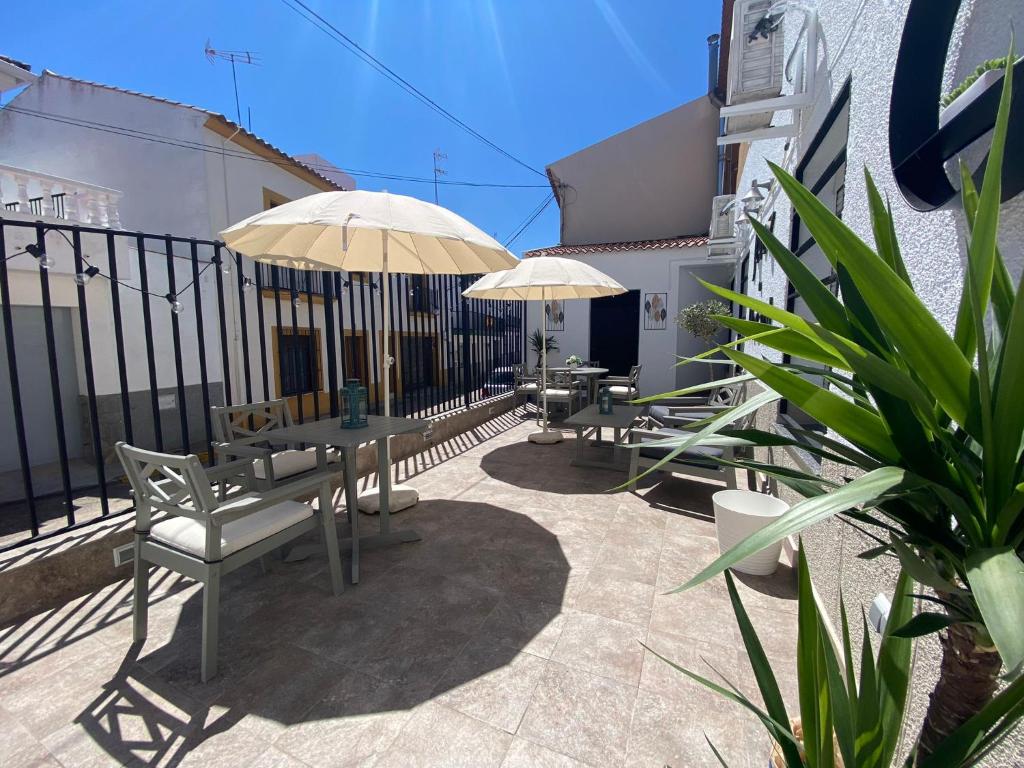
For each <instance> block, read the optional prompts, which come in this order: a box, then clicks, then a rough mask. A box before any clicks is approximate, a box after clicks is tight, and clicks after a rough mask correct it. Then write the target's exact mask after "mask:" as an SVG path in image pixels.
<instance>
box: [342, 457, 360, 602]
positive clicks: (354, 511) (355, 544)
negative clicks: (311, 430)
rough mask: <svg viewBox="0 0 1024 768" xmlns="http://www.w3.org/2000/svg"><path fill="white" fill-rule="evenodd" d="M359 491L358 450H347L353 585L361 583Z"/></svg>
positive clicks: (346, 483)
mask: <svg viewBox="0 0 1024 768" xmlns="http://www.w3.org/2000/svg"><path fill="white" fill-rule="evenodd" d="M358 498H359V490H358V488H357V485H356V449H355V446H351V447H348V448H346V449H345V505H346V506H347V507H348V512H349V521H350V522H351V524H352V583H353V584H358V583H359V502H358Z"/></svg>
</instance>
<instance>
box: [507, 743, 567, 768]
mask: <svg viewBox="0 0 1024 768" xmlns="http://www.w3.org/2000/svg"><path fill="white" fill-rule="evenodd" d="M501 768H585V764H584V763H581V762H580V761H579V760H574V759H573V758H571V757H569V756H568V755H563V754H562V753H561V752H555V751H554V750H552V749H548V748H547V747H542V746H540V744H534V743H533V742H532V741H527V740H526V739H523V738H520V737H518V736H517V737H516V738H514V739H512V746H511V747H509V748H508V754H506V755H505V762H503V763H502V764H501Z"/></svg>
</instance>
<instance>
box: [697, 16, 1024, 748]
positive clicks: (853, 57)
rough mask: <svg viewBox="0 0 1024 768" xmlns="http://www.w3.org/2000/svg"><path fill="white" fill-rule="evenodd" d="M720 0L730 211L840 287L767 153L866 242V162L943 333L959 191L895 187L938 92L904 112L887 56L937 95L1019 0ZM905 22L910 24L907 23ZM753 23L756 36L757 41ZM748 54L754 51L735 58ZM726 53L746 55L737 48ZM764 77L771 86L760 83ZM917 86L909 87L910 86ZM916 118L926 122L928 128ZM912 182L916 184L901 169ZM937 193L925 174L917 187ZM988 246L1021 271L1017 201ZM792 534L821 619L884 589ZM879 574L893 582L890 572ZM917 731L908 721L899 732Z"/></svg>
mask: <svg viewBox="0 0 1024 768" xmlns="http://www.w3.org/2000/svg"><path fill="white" fill-rule="evenodd" d="M724 6H725V7H724V13H723V27H722V32H721V35H722V40H721V57H720V60H719V63H720V67H721V72H720V76H719V77H718V78H716V82H717V83H718V84H719V87H718V88H716V89H715V90H716V91H717V92H716V93H713V95H714V96H715V97H716V98H717V99H718V100H719V101H720V103H722V105H723V109H722V115H723V117H724V118H725V119H724V120H723V136H722V137H721V138H720V139H719V143H720V145H721V146H722V147H723V150H724V151H728V152H729V153H730V156H731V157H732V158H733V159H734V160H735V165H734V166H733V175H732V178H726V180H725V186H724V188H722V189H720V190H719V193H720V194H721V193H726V192H733V191H735V194H736V199H737V200H738V201H740V200H743V199H744V197H745V198H746V202H745V203H742V204H738V205H736V206H734V208H733V210H734V214H735V212H738V211H740V210H743V211H744V212H745V213H747V214H749V215H750V216H755V217H757V218H758V219H759V220H760V221H761V222H763V223H765V224H766V225H768V226H769V227H771V228H772V229H773V230H774V233H775V234H776V235H777V236H778V237H779V239H780V240H781V241H782V242H783V243H784V244H786V245H788V246H789V247H790V249H791V250H792V251H793V252H794V253H795V254H797V255H798V256H799V257H800V258H801V259H802V260H803V261H804V263H805V264H807V265H808V266H809V267H810V268H811V269H812V270H813V271H814V272H815V273H816V274H817V275H818V276H819V277H820V278H821V279H822V280H823V282H825V283H826V284H827V285H829V286H830V287H831V288H832V290H833V291H836V292H837V291H838V288H837V287H836V286H835V284H834V276H833V275H832V274H831V270H830V267H829V264H828V262H827V260H826V259H825V258H824V256H823V255H822V254H821V252H820V250H819V249H818V248H817V246H816V245H815V243H814V242H813V239H812V238H811V237H810V236H809V234H808V233H807V232H806V229H805V228H804V227H802V226H801V222H800V220H799V218H798V217H796V216H795V215H794V213H793V211H792V208H791V206H790V205H789V202H788V201H787V200H786V198H785V196H784V195H781V194H780V192H779V187H778V184H777V183H773V182H772V179H773V176H772V171H771V169H770V168H769V166H768V163H769V162H772V163H775V164H778V165H781V166H782V167H783V168H785V169H786V170H788V171H789V172H790V173H792V174H794V175H795V176H796V177H797V178H798V179H799V180H800V181H801V182H802V183H803V184H804V185H805V186H807V187H808V188H809V189H811V190H812V191H813V192H814V193H815V194H816V195H817V197H818V198H819V199H820V200H821V201H822V202H823V203H825V205H826V206H828V207H829V208H831V209H832V210H833V211H834V212H836V213H837V214H838V215H839V216H840V217H841V218H842V219H843V221H844V222H845V223H846V224H847V225H848V226H850V227H851V228H852V229H853V230H854V231H855V232H856V233H858V235H860V237H861V238H863V239H864V241H865V242H867V243H873V242H874V239H873V235H872V230H871V222H870V212H869V209H868V202H867V195H866V181H865V176H864V173H865V170H866V171H868V172H870V173H871V175H872V177H873V179H874V181H875V183H876V185H877V186H878V188H879V190H880V191H881V193H882V194H883V195H884V196H885V197H886V198H887V199H888V201H889V203H890V204H891V206H892V212H893V217H894V220H895V229H896V232H897V235H898V237H899V242H900V248H901V252H902V256H903V259H904V261H905V262H906V265H907V269H908V271H909V273H910V277H911V279H912V281H913V284H914V287H915V291H916V292H917V294H918V295H919V296H920V297H921V299H922V300H923V301H924V302H925V303H926V304H927V305H928V307H929V308H930V309H931V311H932V312H933V313H934V314H935V315H936V317H938V318H939V320H940V321H941V322H942V323H943V324H944V325H945V327H946V328H947V329H950V330H951V329H952V328H953V326H954V323H955V315H956V310H957V306H958V303H959V300H960V286H961V284H962V282H961V276H962V271H963V265H964V263H965V259H966V239H967V232H966V227H965V223H964V217H963V212H962V210H961V208H960V204H959V198H958V197H956V196H953V197H951V198H950V199H949V200H948V201H946V202H945V203H944V204H943V205H940V206H939V207H937V208H934V209H930V210H920V208H931V207H932V206H930V205H925V204H923V203H922V201H920V200H915V199H914V195H913V194H907V186H908V180H907V179H906V178H903V177H901V176H900V175H899V173H897V172H894V170H893V169H894V166H899V164H900V163H899V160H900V158H894V152H893V151H890V144H891V142H892V144H893V146H894V147H895V146H897V145H898V144H899V143H900V142H901V141H902V140H904V139H905V137H906V136H907V135H908V132H910V131H912V130H913V129H914V128H915V126H912V125H910V123H911V122H916V121H922V120H923V121H927V120H931V121H932V123H931V125H932V126H938V125H941V123H940V122H939V119H940V118H939V115H940V105H939V103H938V99H935V100H934V101H935V103H933V104H931V105H930V106H927V105H925V107H924V108H920V107H915V108H914V110H915V111H916V114H911V115H909V116H908V114H907V111H908V104H906V103H904V102H903V100H904V99H908V100H909V99H911V98H919V96H920V94H918V93H908V91H907V89H906V88H903V90H901V89H900V88H901V87H900V86H899V85H897V86H896V87H895V88H894V81H896V82H898V81H899V78H897V76H896V70H897V62H898V60H899V58H900V52H901V49H905V48H906V47H908V46H911V45H912V46H913V48H912V49H911V53H912V55H910V53H908V52H907V51H906V50H905V51H904V61H906V60H907V58H908V57H909V58H912V59H915V60H916V61H914V62H913V63H914V64H915V66H920V67H927V66H931V67H936V66H937V67H938V69H937V70H934V69H933V70H932V71H930V72H929V71H928V70H927V69H925V70H924V71H922V72H921V73H920V74H921V77H920V80H919V81H918V82H917V83H916V88H917V89H923V88H925V87H926V86H925V85H924V84H923V83H924V80H925V79H926V76H929V75H930V76H932V77H936V78H937V77H940V76H941V81H942V87H941V93H942V94H947V93H949V92H950V91H952V90H953V89H954V88H955V87H956V86H957V85H958V84H959V83H961V82H962V81H963V80H964V78H965V77H966V76H967V75H968V74H969V73H970V72H972V71H973V70H974V69H975V67H977V66H978V65H979V64H981V63H982V62H984V61H986V60H988V59H993V58H998V57H1002V56H1005V55H1006V53H1007V51H1008V50H1009V45H1010V33H1011V25H1012V23H1013V22H1017V23H1018V24H1019V23H1020V22H1021V21H1024V2H1021V1H1020V0H964V1H963V2H956V0H953V2H947V1H946V0H942V1H941V2H924V3H922V2H920V0H915V1H914V2H911V1H910V0H890V1H889V2H871V1H870V0H867V1H862V2H849V1H848V0H820V2H817V3H812V4H803V3H785V2H783V3H771V2H758V1H757V0H735V2H733V0H726V2H725V4H724ZM944 13H950V14H955V23H954V24H953V25H952V35H951V38H950V39H949V40H946V39H943V38H942V37H941V35H939V36H936V35H935V34H933V33H931V32H926V33H925V34H923V35H922V34H920V31H921V30H922V29H925V30H929V29H931V27H932V26H933V24H932V23H933V22H934V21H935V17H936V15H940V14H944ZM908 19H913V20H914V21H912V22H910V23H908ZM758 24H761V29H762V30H764V29H767V30H769V31H768V32H765V33H764V34H762V35H761V36H759V37H757V38H756V39H755V38H754V34H755V32H754V30H755V28H757V25H758ZM938 26H940V27H941V25H938ZM912 32H914V34H911V33H912ZM929 34H931V37H929ZM911 40H912V41H913V42H911ZM929 46H932V47H933V50H929V48H928V47H929ZM758 47H759V48H758ZM754 48H758V50H756V51H754V54H753V55H751V56H750V57H749V60H748V61H745V60H744V57H745V56H747V55H749V54H751V51H752V50H753V49H754ZM738 49H743V50H740V51H739V53H737V51H738ZM758 57H761V58H758ZM766 57H767V58H766ZM933 59H935V60H937V62H938V63H937V64H936V63H935V61H932V60H933ZM943 61H944V62H945V63H944V64H943V63H942V62H943ZM766 62H767V63H766ZM926 62H927V63H926ZM758 66H760V67H761V69H758V68H757V67H758ZM745 68H746V69H745ZM1019 69H1020V68H1019V67H1018V70H1019ZM766 71H768V72H769V74H768V75H766V74H765V72H766ZM747 78H749V81H748V80H747ZM758 78H760V79H758ZM766 82H768V83H770V84H771V86H770V87H769V88H768V89H767V90H764V88H765V83H766ZM914 85H915V84H914V83H910V86H911V90H913V89H914ZM758 88H762V90H760V91H758ZM737 107H738V109H737ZM1017 124H1018V125H1019V123H1017ZM918 125H924V126H925V127H926V128H927V125H928V124H927V123H918ZM893 135H894V136H895V137H896V138H895V139H893V138H892V136H893ZM1011 135H1012V134H1011ZM1010 142H1011V143H1012V142H1014V139H1013V138H1011V139H1010ZM984 143H985V139H984V137H982V139H981V140H980V141H978V142H977V144H976V145H971V146H969V147H967V148H965V149H964V150H963V152H962V153H961V156H962V157H963V158H964V159H965V160H966V161H967V162H968V163H969V164H970V165H971V166H972V168H977V167H978V163H979V161H980V159H981V158H982V157H984ZM954 162H955V161H953V162H947V163H946V165H945V174H944V175H945V176H946V177H948V178H949V179H950V180H951V181H953V182H954V183H955V184H956V186H959V184H958V182H957V181H956V180H957V179H958V172H957V169H956V166H955V165H954ZM939 171H940V173H941V169H939ZM901 182H902V184H901ZM909 183H910V184H913V183H914V180H913V178H910V179H909ZM769 184H770V186H768V185H769ZM941 187H942V184H941V183H939V184H936V183H935V182H934V180H933V181H932V182H930V183H929V184H927V185H926V187H925V189H926V190H928V189H930V190H934V189H936V188H941ZM741 218H742V217H741ZM735 238H736V239H735V251H734V253H735V264H736V272H735V274H734V284H735V285H737V286H741V287H742V290H743V292H745V293H747V294H749V295H751V296H755V297H757V298H759V299H761V300H763V301H765V302H770V303H772V304H774V305H776V306H780V307H786V308H788V309H790V310H792V311H795V312H797V313H804V312H806V308H805V307H804V306H803V304H802V302H801V300H800V299H799V297H798V296H796V295H795V294H794V292H793V290H792V287H791V286H790V285H789V284H788V281H787V279H786V276H785V274H784V273H783V271H782V270H781V269H780V268H779V267H778V266H777V265H776V264H775V263H774V261H773V260H772V258H771V256H770V255H769V254H767V253H766V252H765V251H764V249H763V248H762V247H760V246H759V245H758V244H757V243H756V242H755V241H754V238H753V235H752V232H751V231H750V228H749V227H747V226H744V225H743V224H742V222H741V223H740V224H739V226H737V227H736V230H735ZM1000 247H1001V249H1002V253H1003V255H1004V258H1005V259H1006V261H1007V264H1008V266H1009V268H1010V270H1011V273H1012V276H1013V278H1014V279H1015V280H1016V279H1018V278H1019V276H1020V274H1021V268H1022V260H1024V196H1017V197H1015V198H1013V199H1011V200H1008V201H1006V202H1005V203H1004V205H1003V208H1002V227H1001V232H1000ZM747 346H748V349H747V351H748V352H752V353H753V354H764V355H766V356H770V355H772V354H773V351H771V350H767V349H765V348H761V347H759V346H758V345H756V344H753V343H751V344H748V345H747ZM763 421H764V422H765V423H764V424H763V426H765V427H766V428H770V429H776V430H780V431H785V430H786V429H787V428H789V427H791V426H793V425H794V424H797V425H802V426H807V425H809V426H812V427H813V426H814V424H813V423H812V422H811V421H810V420H809V419H808V417H807V416H806V415H804V414H802V413H800V412H799V411H798V410H797V409H795V408H792V407H787V406H786V404H785V403H783V404H782V405H781V406H780V409H779V412H778V413H774V412H773V413H772V414H770V415H767V416H766V417H765V418H764V419H763ZM775 458H776V459H779V458H780V456H779V455H776V457H775ZM781 458H782V460H784V461H790V462H795V463H798V464H800V465H801V466H802V467H803V468H804V469H811V470H813V471H817V472H821V473H823V474H825V475H834V476H836V477H840V476H841V474H840V473H839V471H838V470H837V468H835V467H830V466H828V465H827V463H826V465H825V466H818V465H815V464H814V463H813V462H811V461H810V460H809V459H808V457H807V456H801V455H785V454H783V455H782V457H781ZM804 543H805V546H806V547H807V551H808V554H809V558H810V563H811V568H812V572H813V574H814V577H815V582H816V587H817V589H818V591H819V593H820V594H821V595H822V597H823V599H824V603H825V607H826V609H827V610H828V611H829V613H830V615H831V617H832V620H833V622H838V617H839V594H840V588H842V592H843V596H844V598H845V601H846V605H847V609H848V610H850V611H851V612H852V613H856V612H857V611H858V610H859V609H860V608H864V609H865V610H866V609H867V607H868V605H869V604H870V603H871V601H872V599H873V598H874V597H875V596H876V595H877V594H878V593H882V594H886V593H888V594H890V596H891V590H892V581H889V582H888V583H887V582H886V581H884V580H881V579H880V577H879V574H880V571H879V568H880V563H881V565H883V566H884V561H879V560H872V561H870V562H868V561H864V560H860V559H858V557H857V554H858V553H859V552H861V551H863V550H865V549H867V548H869V547H870V546H871V545H872V542H870V541H868V540H867V539H866V538H865V537H863V536H862V535H861V534H859V533H858V532H857V531H856V530H855V529H853V528H852V527H851V526H849V525H846V524H845V523H843V522H840V521H833V522H829V523H823V524H820V525H818V526H815V527H813V528H812V529H810V530H809V531H807V532H805V533H804ZM889 577H890V578H891V579H893V580H894V578H895V571H894V569H890V573H889ZM916 658H917V665H916V668H915V686H914V689H913V701H912V707H911V717H912V718H918V719H919V718H920V717H922V716H923V713H924V708H925V707H926V706H927V692H928V691H929V690H931V685H932V683H933V682H934V680H935V677H936V675H937V672H938V670H937V665H938V660H939V658H940V653H939V649H938V644H937V642H936V640H935V637H934V636H931V637H926V638H923V639H922V640H921V641H920V642H919V646H918V649H917V654H916ZM915 725H916V723H913V722H912V723H911V728H913V727H915ZM1021 739H1022V737H1021V735H1020V734H1019V733H1018V734H1017V736H1016V740H1014V739H1013V738H1011V739H1010V740H1009V741H1008V743H1007V744H1006V745H1005V746H1004V747H1003V750H1002V751H1001V752H1000V753H999V754H998V755H992V756H991V757H990V758H989V762H988V763H987V764H990V765H1011V764H1014V765H1015V764H1017V763H1016V762H1015V761H1014V758H1012V756H1013V755H1016V756H1017V758H1019V756H1020V754H1021V753H1022V749H1024V746H1022V745H1024V742H1022V740H1021Z"/></svg>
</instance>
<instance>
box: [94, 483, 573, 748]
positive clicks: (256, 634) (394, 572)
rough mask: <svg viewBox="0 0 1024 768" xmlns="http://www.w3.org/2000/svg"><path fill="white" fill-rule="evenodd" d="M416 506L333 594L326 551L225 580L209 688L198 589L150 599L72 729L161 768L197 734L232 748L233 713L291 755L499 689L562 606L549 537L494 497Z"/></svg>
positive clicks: (370, 740) (367, 735)
mask: <svg viewBox="0 0 1024 768" xmlns="http://www.w3.org/2000/svg"><path fill="white" fill-rule="evenodd" d="M413 515H414V516H415V521H414V523H415V527H416V528H417V529H418V530H420V531H421V533H422V534H423V541H422V542H418V543H413V544H406V545H402V546H400V547H390V548H386V549H378V550H364V552H363V553H362V554H363V557H362V569H361V579H360V584H359V585H357V586H352V585H350V584H348V585H346V589H345V592H344V594H343V595H341V596H339V597H337V598H334V597H332V596H331V595H330V593H329V591H328V587H327V577H326V573H325V568H326V563H322V562H319V560H320V559H322V558H316V557H314V558H310V559H309V560H306V561H303V562H301V563H296V564H289V563H284V562H282V561H274V563H273V564H272V566H271V568H270V570H269V572H268V573H266V574H262V573H260V571H259V568H258V567H253V568H252V569H241V570H240V571H238V572H236V573H235V574H231V575H230V576H228V577H226V578H225V581H224V585H223V591H222V608H221V616H222V622H221V627H222V636H221V641H220V653H219V659H220V674H219V675H218V676H217V677H216V678H214V679H212V680H211V681H210V682H209V683H206V684H203V683H201V682H200V679H199V656H200V653H199V651H200V627H201V616H202V593H201V590H199V589H198V588H196V589H194V590H192V591H190V592H189V594H187V595H185V596H181V597H179V599H178V601H177V602H175V601H164V602H162V603H160V604H158V605H157V606H155V607H154V609H153V610H154V611H156V612H160V611H164V612H171V613H169V614H167V613H165V614H164V616H163V617H161V616H160V615H159V613H158V615H155V616H154V615H153V614H151V627H152V628H153V629H151V632H150V637H149V638H148V639H147V641H146V642H145V644H144V645H143V644H142V643H135V644H133V645H131V646H130V647H129V648H127V649H126V650H127V652H126V654H125V656H124V659H123V662H122V663H121V664H120V666H119V668H118V669H117V672H116V673H115V674H113V675H112V676H111V677H110V679H109V680H107V681H106V682H104V683H103V684H102V685H101V686H99V690H98V691H95V693H94V698H92V700H91V701H89V703H88V705H87V706H85V707H84V708H83V709H82V711H81V712H80V713H79V714H78V716H77V717H76V718H75V722H76V723H77V724H78V726H79V727H80V728H82V729H83V730H84V731H85V732H86V734H88V737H89V739H90V740H91V741H92V742H93V743H94V744H95V745H98V746H99V747H100V748H102V750H103V751H104V752H106V753H107V754H108V755H109V756H111V757H112V758H114V759H116V760H122V761H124V760H128V759H131V760H132V761H133V763H134V764H138V763H141V764H143V765H156V764H157V763H159V764H160V765H172V766H173V765H177V764H178V763H180V762H181V761H182V760H183V759H184V758H185V757H186V756H187V755H189V754H190V753H192V752H194V751H196V750H200V752H199V755H202V754H205V753H204V752H203V751H202V750H203V749H204V746H203V745H204V744H205V743H206V742H208V741H210V744H208V745H207V747H206V748H207V749H210V748H213V747H214V746H215V745H214V742H213V741H211V740H216V741H217V742H219V743H222V744H223V743H224V742H222V741H221V740H222V739H225V738H226V739H229V742H228V743H230V744H232V745H234V744H235V743H236V740H237V739H239V738H241V734H242V729H241V728H240V729H238V730H237V731H235V732H234V733H231V731H232V729H233V728H234V726H235V725H236V724H238V723H240V722H241V721H242V720H245V721H246V724H245V727H244V733H245V738H248V739H249V740H250V741H255V742H257V743H262V741H263V740H265V741H266V743H268V744H269V742H270V740H271V738H273V739H274V740H275V741H274V743H275V744H280V743H282V742H281V739H284V740H285V741H286V742H287V743H288V744H290V746H289V747H288V749H287V751H289V752H291V753H292V754H294V755H295V756H296V757H300V758H302V757H303V755H302V754H297V753H296V751H298V752H302V750H306V749H309V750H313V749H315V748H321V749H324V748H333V749H335V750H338V749H343V750H344V749H352V750H358V749H364V748H365V749H368V750H369V749H372V748H373V745H374V743H375V738H383V736H380V735H378V736H375V735H374V734H377V733H378V731H379V732H381V733H383V732H384V731H387V729H388V727H391V726H390V725H389V724H391V725H393V723H394V722H395V720H396V718H397V719H401V717H402V716H403V715H402V713H405V712H407V711H408V710H410V709H411V708H413V707H415V706H416V705H418V704H421V703H423V702H425V701H427V700H429V699H432V698H436V697H439V696H462V695H466V691H467V690H468V691H472V694H471V695H472V696H473V697H481V696H482V697H485V698H486V697H488V696H489V695H493V696H497V697H500V696H501V695H503V691H502V688H501V684H500V683H498V682H495V681H494V679H493V676H494V673H498V672H499V671H500V670H503V669H504V668H506V667H507V666H508V665H509V664H511V663H512V662H513V661H514V660H515V659H516V658H517V656H518V655H519V654H520V652H521V651H522V650H523V649H524V648H525V647H526V646H527V645H528V644H529V643H530V642H531V641H532V640H533V639H534V638H535V637H536V636H537V635H538V634H539V633H541V632H543V631H544V629H545V628H546V627H547V626H548V624H549V623H551V622H552V621H553V620H554V619H555V618H556V617H557V616H558V615H559V613H560V606H561V603H562V598H563V596H564V593H565V589H566V585H567V582H568V576H569V571H570V568H569V564H568V562H567V561H566V558H565V557H564V555H563V553H562V550H561V546H560V544H559V542H558V539H557V538H556V537H555V536H554V535H553V534H552V533H550V532H549V531H548V530H546V529H545V528H543V527H541V526H540V525H538V524H537V523H536V522H534V521H533V520H532V519H530V518H529V517H528V516H526V515H524V514H521V513H518V512H515V511H513V510H510V509H505V508H502V507H501V506H497V505H494V504H487V503H475V502H452V501H424V502H421V503H420V505H418V507H417V508H416V512H415V513H411V514H410V515H409V516H408V517H409V518H410V519H409V524H412V522H413V521H412V520H411V517H412V516H413ZM401 520H402V516H398V517H396V522H397V521H401ZM403 523H404V521H403ZM345 565H346V571H347V570H348V568H347V566H348V563H347V558H346V563H345ZM168 616H170V617H172V618H171V620H170V621H168V620H167V618H168ZM161 618H163V620H161ZM161 626H163V627H168V626H173V629H171V630H170V633H169V636H167V635H168V631H167V629H164V630H163V633H162V636H161V632H160V629H159V628H160V627H161ZM489 686H490V688H489ZM90 695H92V694H90ZM285 729H288V730H287V731H285ZM375 729H376V730H375ZM282 731H285V733H284V734H283V735H282V733H281V732H282ZM327 741H331V743H332V744H333V747H330V745H327V744H326V742H327ZM221 748H222V747H218V754H221V756H223V753H221V752H219V750H220V749H221ZM199 755H193V759H195V758H196V757H198V756H199ZM369 756H370V755H366V757H369ZM346 757H348V755H347V753H346ZM361 757H363V756H362V755H359V754H353V755H352V761H353V762H358V759H357V758H361ZM238 759H239V760H240V763H239V764H242V762H244V760H243V758H242V756H241V755H239V757H238ZM306 759H307V761H309V762H311V764H317V763H318V762H320V759H317V758H316V757H315V756H314V755H312V754H307V755H306Z"/></svg>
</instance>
